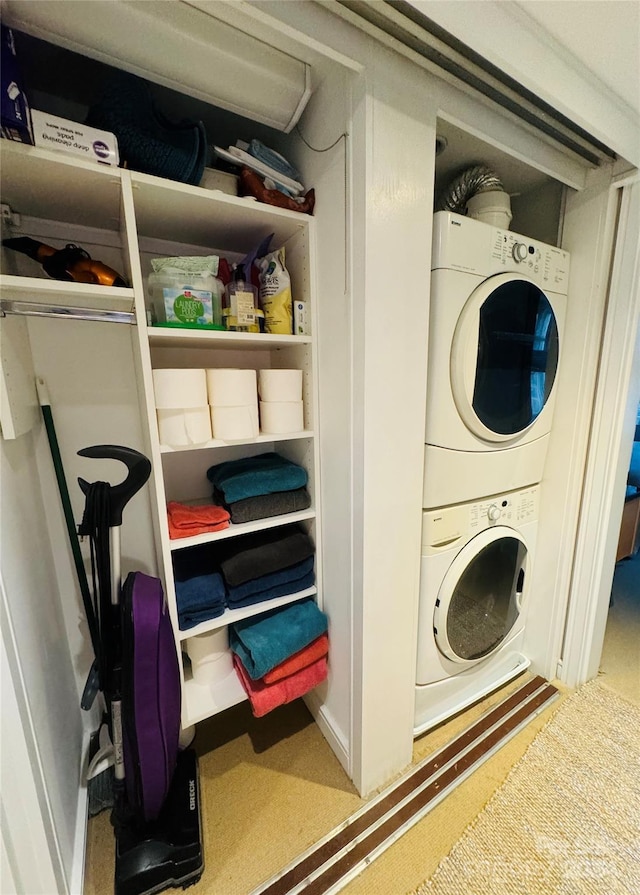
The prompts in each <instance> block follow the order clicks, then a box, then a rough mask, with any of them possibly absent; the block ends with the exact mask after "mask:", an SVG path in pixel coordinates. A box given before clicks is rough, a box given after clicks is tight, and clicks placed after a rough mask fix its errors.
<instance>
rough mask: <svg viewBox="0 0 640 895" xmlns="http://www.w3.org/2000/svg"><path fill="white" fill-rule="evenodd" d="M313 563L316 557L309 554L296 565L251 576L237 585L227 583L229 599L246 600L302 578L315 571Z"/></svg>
mask: <svg viewBox="0 0 640 895" xmlns="http://www.w3.org/2000/svg"><path fill="white" fill-rule="evenodd" d="M313 563H314V557H313V556H309V557H308V558H307V559H304V560H302V562H298V563H296V564H295V565H292V566H288V567H287V568H285V569H279V570H278V571H277V572H271V574H269V575H261V576H260V577H259V578H250V579H249V580H248V581H245V582H244V583H243V584H239V585H237V586H236V587H230V586H228V585H227V599H229V600H233V602H236V601H237V600H244V599H245V598H246V597H252V596H253V595H254V594H257V593H260V592H261V591H265V590H270V589H271V588H272V587H278V586H280V585H282V584H289V583H290V582H292V581H298V580H299V579H300V578H304V577H306V576H307V575H308V574H309V572H313ZM312 583H313V582H312ZM306 587H311V585H310V584H309V585H306ZM288 593H293V591H288Z"/></svg>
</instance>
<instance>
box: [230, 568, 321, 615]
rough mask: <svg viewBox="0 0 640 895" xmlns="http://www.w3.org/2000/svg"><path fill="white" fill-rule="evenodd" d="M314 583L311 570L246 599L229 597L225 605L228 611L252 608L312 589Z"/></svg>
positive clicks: (313, 574) (314, 579)
mask: <svg viewBox="0 0 640 895" xmlns="http://www.w3.org/2000/svg"><path fill="white" fill-rule="evenodd" d="M315 583H316V576H315V573H314V571H313V569H312V570H311V571H310V572H307V574H306V575H303V576H302V578H296V579H295V580H292V581H282V582H280V584H274V585H273V586H272V587H269V588H265V589H264V590H259V591H256V592H255V593H253V594H249V595H248V596H246V597H240V598H238V599H235V598H234V597H232V596H231V595H229V596H228V597H227V605H228V606H229V609H240V608H242V607H243V606H253V605H254V604H255V603H264V601H265V600H275V598H276V597H286V596H288V595H289V594H295V593H296V592H297V591H299V590H306V589H307V588H308V587H313V585H314V584H315Z"/></svg>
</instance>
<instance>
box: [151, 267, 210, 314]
mask: <svg viewBox="0 0 640 895" xmlns="http://www.w3.org/2000/svg"><path fill="white" fill-rule="evenodd" d="M151 265H152V267H153V272H152V273H151V274H149V278H148V280H147V291H148V294H149V302H150V304H151V311H152V316H153V317H155V320H156V322H160V323H163V322H164V323H171V324H173V325H175V326H180V325H181V326H211V325H216V326H220V327H221V326H222V296H223V293H224V285H223V283H222V280H220V279H218V277H217V276H215V274H216V273H217V272H218V258H217V256H216V255H209V256H203V257H198V256H194V257H176V258H154V259H153V260H152V261H151Z"/></svg>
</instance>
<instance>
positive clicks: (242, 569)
mask: <svg viewBox="0 0 640 895" xmlns="http://www.w3.org/2000/svg"><path fill="white" fill-rule="evenodd" d="M220 548H221V550H220V553H221V557H220V569H221V571H222V574H223V576H224V579H225V581H226V583H227V585H228V586H229V587H238V586H239V585H240V584H244V583H245V581H249V580H250V579H251V578H260V577H261V576H262V575H270V574H271V573H272V572H277V571H278V570H280V569H286V568H287V567H288V566H293V565H295V564H296V563H299V562H302V561H303V560H304V559H307V557H309V556H313V554H314V552H315V548H314V545H313V541H312V540H311V538H310V537H309V535H308V534H307V533H306V532H305V531H304V530H303V529H302V528H301V527H300V526H299V525H285V526H283V527H282V528H270V529H267V530H266V531H259V532H255V533H252V534H249V535H242V536H241V537H238V538H233V539H231V543H229V542H227V543H224V545H223V544H220Z"/></svg>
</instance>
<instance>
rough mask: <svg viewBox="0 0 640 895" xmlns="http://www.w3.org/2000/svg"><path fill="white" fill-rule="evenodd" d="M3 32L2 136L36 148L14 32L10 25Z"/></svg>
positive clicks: (0, 122)
mask: <svg viewBox="0 0 640 895" xmlns="http://www.w3.org/2000/svg"><path fill="white" fill-rule="evenodd" d="M0 29H1V43H2V47H1V50H0V52H1V55H2V68H1V72H0V83H1V91H2V99H1V102H0V119H1V121H0V127H1V128H2V136H3V137H5V139H7V140H15V141H17V142H18V143H29V144H30V145H33V130H32V127H31V115H30V112H29V103H28V102H27V97H26V96H25V93H24V89H23V81H22V75H21V73H20V66H19V64H18V59H17V56H16V47H15V41H14V37H13V31H12V30H11V28H7V26H6V25H2V26H0Z"/></svg>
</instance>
